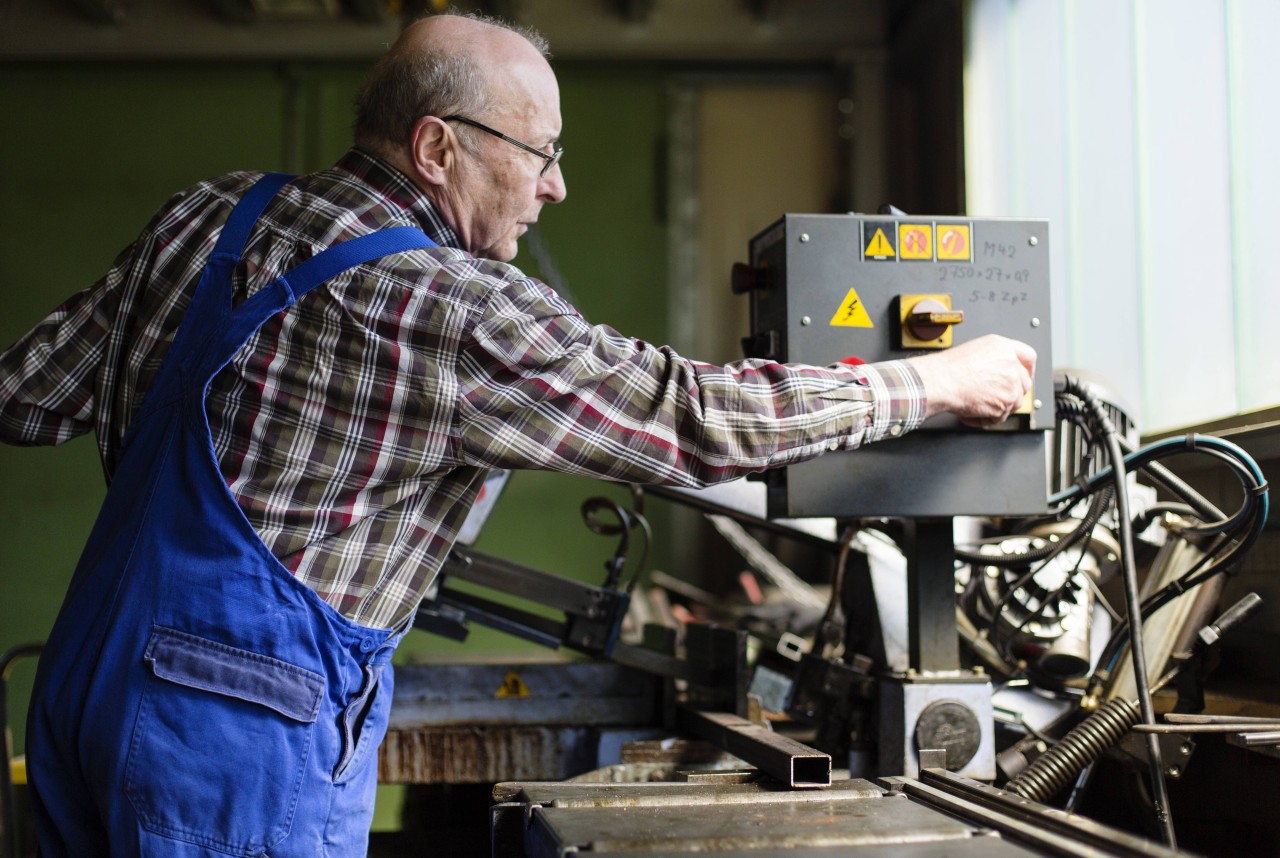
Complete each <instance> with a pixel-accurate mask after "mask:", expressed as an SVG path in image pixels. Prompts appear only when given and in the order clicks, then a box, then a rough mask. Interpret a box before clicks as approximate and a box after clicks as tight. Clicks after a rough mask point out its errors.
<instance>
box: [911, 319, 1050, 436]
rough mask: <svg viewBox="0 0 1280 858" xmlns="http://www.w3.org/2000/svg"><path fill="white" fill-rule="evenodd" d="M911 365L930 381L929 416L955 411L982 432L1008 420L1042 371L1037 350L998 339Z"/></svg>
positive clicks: (979, 341)
mask: <svg viewBox="0 0 1280 858" xmlns="http://www.w3.org/2000/svg"><path fill="white" fill-rule="evenodd" d="M909 360H910V361H911V364H912V366H914V367H915V368H916V372H918V373H920V380H921V381H922V382H924V390H925V396H926V397H927V398H928V403H929V404H928V409H927V412H926V415H925V416H926V417H932V416H933V415H934V414H938V413H940V412H943V411H949V412H951V413H952V414H955V415H956V416H957V417H959V418H960V422H961V423H964V424H966V425H968V426H979V427H981V426H993V425H995V424H997V423H1000V422H1003V421H1004V420H1006V419H1008V417H1009V415H1010V414H1012V413H1013V410H1014V409H1015V408H1017V407H1018V405H1019V404H1021V402H1022V399H1023V397H1024V396H1025V395H1026V393H1027V391H1028V390H1030V389H1031V378H1032V376H1033V375H1034V374H1035V370H1036V352H1035V349H1033V348H1031V346H1029V345H1027V344H1026V343H1022V342H1019V341H1017V340H1011V339H1008V338H1007V337H1001V336H998V335H996V334H987V335H986V336H985V337H979V338H978V339H976V340H970V341H969V342H967V343H962V344H960V345H958V346H956V347H955V348H953V349H947V350H946V351H940V352H936V353H934V354H929V355H924V356H922V357H913V358H909Z"/></svg>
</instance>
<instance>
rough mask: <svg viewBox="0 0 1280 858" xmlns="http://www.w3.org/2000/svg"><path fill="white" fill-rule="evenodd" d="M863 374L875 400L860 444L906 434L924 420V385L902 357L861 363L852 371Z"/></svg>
mask: <svg viewBox="0 0 1280 858" xmlns="http://www.w3.org/2000/svg"><path fill="white" fill-rule="evenodd" d="M854 371H855V372H856V373H858V374H859V375H861V376H862V381H861V383H864V384H865V385H866V386H867V388H868V389H869V390H870V391H871V394H872V402H874V403H875V406H874V408H873V409H872V411H871V414H870V415H869V417H870V418H871V421H870V425H869V426H867V427H866V430H865V432H864V434H863V436H862V443H863V444H870V443H874V442H876V441H880V440H882V439H884V438H897V437H900V436H902V435H905V434H907V433H908V432H910V431H911V430H913V429H915V428H916V427H918V426H919V425H920V424H921V423H923V422H924V415H925V405H926V400H925V392H924V384H923V383H922V382H921V381H920V375H919V374H918V373H917V372H916V369H915V367H913V366H912V365H911V364H910V363H908V362H907V361H905V360H893V361H884V362H882V363H873V364H863V365H862V366H859V367H857V368H856V369H855V370H854Z"/></svg>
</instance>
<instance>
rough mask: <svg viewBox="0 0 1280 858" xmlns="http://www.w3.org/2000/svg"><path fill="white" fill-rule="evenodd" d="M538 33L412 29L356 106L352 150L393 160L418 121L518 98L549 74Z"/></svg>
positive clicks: (479, 24) (433, 23) (454, 26)
mask: <svg viewBox="0 0 1280 858" xmlns="http://www.w3.org/2000/svg"><path fill="white" fill-rule="evenodd" d="M547 56H548V52H547V42H546V40H545V39H544V38H543V37H542V36H541V35H539V34H538V33H536V32H534V31H532V30H528V29H521V28H517V27H513V26H511V25H508V24H506V23H504V22H502V21H499V20H497V19H495V18H489V17H485V16H481V15H465V16H464V15H432V16H430V17H427V18H423V19H421V20H418V21H416V22H414V23H413V24H410V25H409V26H408V27H406V28H405V30H404V32H403V33H401V34H400V37H399V38H398V39H396V41H395V44H393V45H392V46H391V48H390V50H388V51H387V53H386V54H385V55H384V56H383V57H382V59H381V60H379V61H378V63H377V65H375V66H374V69H373V71H372V73H371V74H370V75H369V80H368V81H367V82H366V84H365V86H364V89H363V90H361V92H360V95H359V97H358V98H357V100H356V127H355V138H356V143H357V145H359V146H361V147H363V148H366V149H369V150H370V151H372V152H374V153H376V154H379V155H382V156H384V157H392V156H393V155H394V154H395V153H396V152H397V151H398V150H400V149H401V148H402V147H404V146H405V145H407V144H408V142H409V140H410V136H411V134H412V131H413V127H414V123H415V122H416V121H417V120H418V119H419V118H420V117H422V116H440V117H444V116H450V115H453V114H463V115H476V114H480V113H483V112H484V109H485V108H486V107H487V106H490V105H492V104H494V103H496V102H507V101H509V100H512V99H514V98H518V95H519V90H520V89H521V88H522V87H521V82H522V81H524V80H527V79H528V78H529V73H530V72H533V73H534V74H535V75H540V74H546V73H549V72H550V66H549V65H548V64H547V59H546V58H547Z"/></svg>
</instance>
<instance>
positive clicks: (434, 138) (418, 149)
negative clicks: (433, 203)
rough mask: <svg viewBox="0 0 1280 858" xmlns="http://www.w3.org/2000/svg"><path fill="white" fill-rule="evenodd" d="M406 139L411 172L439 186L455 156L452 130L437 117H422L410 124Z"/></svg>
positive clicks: (455, 146)
mask: <svg viewBox="0 0 1280 858" xmlns="http://www.w3.org/2000/svg"><path fill="white" fill-rule="evenodd" d="M410 140H411V142H410V148H409V156H410V157H411V158H412V159H413V172H414V174H415V175H416V176H417V177H419V178H420V179H422V180H423V181H424V182H426V183H427V184H429V185H437V186H440V185H443V184H444V183H445V178H446V176H448V174H449V173H450V172H451V171H452V169H453V165H454V160H455V158H456V157H457V146H458V138H457V137H455V136H454V135H453V131H452V129H450V128H449V126H448V124H447V123H445V121H444V120H443V119H440V118H439V117H438V116H423V117H421V118H419V119H418V121H417V122H416V123H414V126H413V136H412V137H411V138H410Z"/></svg>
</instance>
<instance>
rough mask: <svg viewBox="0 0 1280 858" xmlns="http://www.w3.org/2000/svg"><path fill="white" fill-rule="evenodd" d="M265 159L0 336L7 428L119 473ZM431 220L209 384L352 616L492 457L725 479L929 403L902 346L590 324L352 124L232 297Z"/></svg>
mask: <svg viewBox="0 0 1280 858" xmlns="http://www.w3.org/2000/svg"><path fill="white" fill-rule="evenodd" d="M257 177H258V174H250V173H233V174H230V175H227V176H223V177H220V178H217V179H213V180H210V181H207V182H202V183H200V184H198V185H195V186H194V187H192V188H189V189H188V190H186V191H183V192H181V193H179V194H178V195H177V196H175V197H174V198H173V199H171V200H170V201H169V202H168V203H167V204H166V205H165V206H163V207H162V208H161V209H160V211H159V212H158V213H157V214H156V215H155V216H154V217H153V219H152V221H151V223H150V224H149V225H148V226H147V227H146V229H145V230H144V231H143V232H142V234H141V235H140V236H139V237H138V238H137V239H136V240H135V241H134V242H133V244H131V245H130V246H129V247H128V248H126V249H125V250H124V251H123V252H122V253H121V254H120V256H119V257H118V258H117V259H116V261H115V264H114V265H113V266H112V268H111V269H110V271H108V272H107V274H106V276H104V277H103V278H102V279H101V280H99V281H98V282H96V283H94V284H93V285H92V286H90V287H89V288H88V289H86V290H85V291H83V292H81V293H79V294H77V295H75V296H73V297H72V298H71V299H69V300H68V301H67V302H66V303H64V304H63V305H62V306H60V307H58V308H57V309H56V310H54V311H53V312H52V313H51V314H50V315H49V316H48V317H47V318H45V319H44V320H43V321H42V322H40V323H39V324H38V325H37V326H36V327H35V328H34V329H32V330H31V331H30V332H29V333H28V334H26V335H25V336H24V337H23V338H22V339H20V340H19V341H18V342H17V343H15V344H14V345H13V346H11V347H10V348H9V349H8V350H6V351H5V352H4V353H3V354H2V355H0V440H4V441H6V442H8V443H13V444H58V443H61V442H63V441H66V440H67V439H69V438H72V437H75V436H77V435H81V434H84V433H86V432H89V431H91V430H92V431H94V432H95V433H96V436H97V441H98V446H99V450H100V453H101V456H102V460H103V463H104V467H105V469H106V472H107V475H108V478H110V475H111V473H112V471H113V470H114V467H115V464H116V462H117V461H118V458H119V455H120V445H121V442H122V440H123V438H124V435H125V430H126V429H127V428H128V425H129V421H130V419H131V418H132V416H133V414H134V413H135V411H136V410H137V409H138V406H139V405H140V404H141V403H142V401H143V399H144V397H145V396H146V393H147V389H148V387H149V385H150V383H151V380H152V379H153V378H154V376H155V374H156V372H157V370H158V369H159V367H160V364H161V362H162V360H163V359H164V356H165V352H166V350H167V348H168V345H169V342H170V341H171V339H172V337H173V335H174V333H175V331H176V330H177V327H178V324H179V323H180V321H181V319H182V315H183V312H184V311H185V309H186V307H187V304H188V301H189V298H190V295H191V292H192V290H193V289H194V287H195V284H196V283H197V281H198V280H199V278H200V274H201V272H202V270H203V268H204V266H205V263H206V261H207V259H208V256H209V253H210V251H211V250H212V247H213V244H214V242H215V240H216V238H217V235H218V232H219V230H220V229H221V227H222V225H223V223H224V222H225V221H226V218H227V215H228V214H229V212H230V210H231V208H232V206H233V205H234V204H235V203H236V201H237V200H238V199H239V198H240V196H241V195H242V194H243V193H244V192H245V191H246V190H247V189H248V188H249V187H250V185H251V184H252V183H253V182H254V180H255V179H256V178H257ZM401 225H409V226H417V227H420V228H421V229H423V230H424V231H425V232H426V233H427V234H428V235H429V236H431V237H432V238H433V239H434V240H435V241H437V242H438V243H439V244H440V245H441V246H440V247H439V248H430V249H426V250H416V251H412V252H407V253H402V254H399V255H396V256H391V257H386V258H383V259H379V260H375V261H373V262H370V263H368V264H365V265H362V266H359V267H358V268H356V269H353V270H351V271H347V272H345V273H344V274H341V275H339V276H338V277H336V278H334V279H333V280H331V281H329V282H328V283H326V284H324V285H322V286H320V287H318V288H317V289H315V290H314V291H312V292H311V293H310V294H308V295H306V296H305V297H303V298H302V299H301V300H299V301H298V302H296V303H295V305H294V306H293V307H291V308H289V309H288V310H286V311H284V312H282V313H280V314H278V315H276V316H275V317H273V318H271V319H270V320H268V321H267V322H266V323H265V324H264V325H263V326H262V327H261V328H260V329H259V330H258V331H257V332H256V333H255V334H254V335H253V337H252V338H251V339H250V340H249V341H248V342H247V343H246V344H245V346H244V347H243V348H242V349H241V350H240V351H239V353H238V354H237V355H236V356H235V358H234V360H233V361H232V362H231V363H230V364H229V365H228V366H227V367H226V368H224V369H223V370H222V371H221V372H220V373H219V374H218V376H217V377H216V378H215V379H214V382H213V384H212V386H211V388H210V390H209V393H208V397H207V411H208V415H209V424H210V428H211V432H212V436H213V446H214V451H215V453H216V456H217V459H218V462H219V465H220V467H221V470H222V474H223V476H224V478H225V480H226V483H227V487H228V488H229V490H230V492H231V495H232V496H233V497H234V498H235V500H236V502H237V503H238V504H239V505H240V507H241V509H243V511H244V513H245V515H246V516H247V517H248V519H249V521H250V522H251V523H252V524H253V526H254V528H255V529H256V531H257V533H258V534H259V536H260V537H261V538H262V540H263V542H264V543H265V544H266V545H267V546H268V548H270V550H271V551H272V552H273V553H274V554H275V556H276V557H278V558H279V559H280V561H281V562H282V563H283V564H284V566H285V567H286V568H287V569H289V570H290V571H291V572H292V573H293V574H294V575H295V576H297V577H298V578H299V579H300V580H301V581H303V582H304V583H306V584H307V585H308V586H310V587H312V588H313V589H315V590H316V591H317V592H318V593H319V594H320V596H321V597H322V598H323V599H325V600H326V601H327V602H328V603H329V604H331V605H332V606H333V607H334V608H336V609H337V610H338V611H340V612H341V613H342V614H344V615H345V616H347V617H349V618H350V619H352V620H355V621H356V622H359V623H362V624H364V625H369V626H376V627H383V628H391V627H397V626H401V625H403V624H404V623H406V622H408V621H409V620H411V618H412V615H413V611H414V609H415V608H416V606H417V603H418V601H419V600H420V599H421V597H422V595H423V593H424V591H425V590H426V589H427V587H428V586H429V584H430V583H431V580H432V579H433V577H434V576H435V574H436V572H437V571H438V569H439V567H440V565H441V563H442V562H443V560H444V558H445V556H446V554H447V552H448V549H449V547H450V546H451V545H452V544H453V541H454V539H455V538H456V535H457V531H458V528H459V527H460V526H461V523H462V520H463V519H464V518H465V515H466V512H467V511H468V509H469V508H470V506H471V503H472V501H473V500H474V498H475V495H476V492H477V491H478V489H479V483H480V480H481V478H482V477H483V475H484V473H485V472H486V471H487V470H488V469H489V468H533V469H546V470H554V471H563V472H567V473H574V474H583V475H589V476H592V477H598V478H602V479H606V480H616V481H623V482H635V483H645V484H658V483H661V484H669V485H680V486H700V485H709V484H712V483H716V482H721V481H725V480H731V479H734V478H737V477H741V476H743V475H745V474H747V473H750V472H753V471H759V470H762V469H765V468H769V467H775V466H779V465H785V464H788V463H792V462H798V461H802V460H804V459H808V458H812V457H814V456H816V455H818V454H820V453H822V452H824V451H827V450H837V449H846V448H852V447H857V446H859V445H861V444H865V443H869V442H872V441H876V440H879V439H880V438H882V437H884V436H886V435H898V434H902V433H903V432H906V431H909V430H911V429H913V428H915V427H916V426H917V425H918V424H919V423H920V421H921V420H922V418H923V415H924V409H925V401H924V393H923V391H922V390H921V387H920V383H919V378H918V376H917V375H916V373H915V371H914V370H913V369H912V368H911V367H910V366H909V365H908V364H906V363H904V362H889V363H881V364H874V365H864V366H857V367H850V366H835V367H831V368H821V367H809V366H795V365H790V366H788V365H780V364H777V363H773V362H768V361H758V360H749V361H740V362H737V363H734V364H730V365H728V366H713V365H710V364H705V363H699V362H696V361H692V360H688V359H686V358H683V357H681V356H679V355H677V354H676V353H675V352H673V351H672V350H671V349H669V348H662V347H657V346H654V345H651V344H649V343H646V342H643V341H640V340H636V339H633V338H629V337H626V336H623V335H622V334H620V333H618V332H617V331H615V330H613V329H612V328H609V327H607V326H604V325H590V324H588V323H587V322H585V321H584V320H583V319H582V317H581V316H580V315H579V313H578V312H577V311H576V310H574V308H573V307H572V306H570V305H569V304H567V303H566V302H565V301H564V300H562V299H561V298H560V297H559V296H557V295H556V294H555V292H554V291H553V290H551V289H550V288H549V287H547V286H546V285H544V284H542V283H540V282H537V281H535V280H533V279H531V278H529V277H526V276H525V275H524V274H522V273H521V272H520V271H519V270H517V269H516V268H514V267H512V266H511V265H508V264H505V263H501V262H494V261H490V260H482V259H475V258H472V257H471V256H469V255H467V254H466V253H464V252H463V251H461V250H459V249H457V245H458V240H457V237H456V236H455V235H454V233H453V231H452V230H451V229H450V228H449V226H448V225H447V224H445V223H444V222H443V221H442V220H441V219H440V216H439V214H438V213H437V212H436V211H435V209H434V208H433V207H432V205H431V203H430V201H429V200H428V199H427V197H426V196H425V195H424V194H423V193H422V192H421V191H420V190H419V189H418V188H417V187H416V186H414V185H413V183H412V182H410V181H409V180H408V179H407V178H406V177H405V176H403V175H402V174H400V173H399V172H398V171H396V170H395V169H393V168H392V167H390V166H389V165H388V164H386V163H385V162H382V161H380V160H378V159H376V158H374V157H372V156H370V155H368V154H366V153H364V152H361V151H359V150H356V149H353V150H351V151H350V152H348V153H347V154H346V155H345V156H344V157H343V158H342V159H341V160H340V161H339V162H338V163H337V164H336V165H335V166H334V167H333V168H331V169H329V170H326V171H323V172H319V173H315V174H311V175H307V176H302V177H300V178H298V179H296V180H294V181H293V182H292V183H290V184H289V185H287V186H286V187H285V188H284V190H283V191H282V192H281V193H280V195H279V196H278V197H277V198H276V200H275V201H274V202H273V203H272V204H271V206H270V207H269V208H268V209H267V211H266V212H265V213H264V215H263V218H262V219H261V220H260V222H259V223H258V225H257V226H256V227H255V229H254V231H253V234H252V235H251V237H250V240H249V244H248V246H247V247H246V250H245V254H244V258H243V260H242V261H241V264H240V265H239V266H238V268H237V270H236V272H235V277H234V285H235V292H236V296H235V297H236V300H238V301H239V300H243V299H244V298H245V297H247V296H248V295H250V294H252V293H253V292H254V291H256V290H257V289H259V288H261V287H262V286H264V285H265V284H267V283H269V282H270V281H271V280H272V279H273V278H275V277H276V276H277V275H279V274H280V273H282V272H284V271H286V270H288V269H289V268H291V267H292V266H294V265H297V264H298V263H300V262H302V261H304V260H305V259H307V258H309V257H311V256H313V255H314V254H316V253H318V252H320V251H321V250H323V249H324V248H326V247H329V246H331V245H333V244H336V243H338V242H340V241H345V240H347V239H350V238H354V237H356V236H358V235H362V234H365V233H368V232H372V231H375V230H378V229H382V228H386V227H390V226H401Z"/></svg>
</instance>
